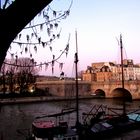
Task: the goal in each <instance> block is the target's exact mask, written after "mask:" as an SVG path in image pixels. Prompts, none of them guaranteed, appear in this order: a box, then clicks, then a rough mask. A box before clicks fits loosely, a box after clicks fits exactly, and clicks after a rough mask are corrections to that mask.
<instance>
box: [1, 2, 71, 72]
mask: <svg viewBox="0 0 140 140" xmlns="http://www.w3.org/2000/svg"><path fill="white" fill-rule="evenodd" d="M72 3H73V0H70V5H69V7H68V9H67V10H64V11H62V10H61V11H57V10H53V8H52V7H51V6H50V5H49V6H47V7H46V8H45V9H43V10H42V11H41V12H40V13H39V14H38V16H36V17H35V18H34V19H33V20H32V21H31V22H30V23H29V24H28V25H27V26H26V27H25V28H24V29H23V30H22V31H21V32H20V33H19V34H18V36H17V37H16V38H15V40H14V41H13V42H12V43H11V45H10V47H9V50H8V55H9V54H10V55H11V59H15V60H16V61H15V62H13V63H8V62H6V61H5V62H4V64H7V65H13V66H16V67H39V69H40V70H42V67H43V66H45V70H47V69H48V67H49V66H51V67H52V73H54V67H55V64H57V63H58V64H59V68H60V69H62V68H63V65H64V63H63V62H59V61H58V60H59V59H60V58H61V56H62V55H63V54H65V55H66V57H67V55H68V51H69V40H70V35H69V36H68V42H67V44H66V47H64V48H63V49H61V50H62V51H61V52H60V54H58V52H57V55H56V54H55V53H54V46H53V43H54V42H56V40H57V39H60V34H61V32H62V28H61V27H59V26H60V25H59V24H60V22H61V20H63V19H66V18H67V17H68V16H69V14H70V9H71V6H72ZM39 22H40V23H39ZM17 46H18V47H17ZM15 48H16V49H15ZM17 48H18V49H17ZM40 49H47V52H48V51H50V53H49V54H51V55H52V59H50V60H48V62H43V61H42V62H40V63H37V62H36V63H34V64H32V63H31V64H30V65H28V66H27V65H24V66H22V65H21V64H18V63H17V60H18V58H20V57H25V55H26V56H27V57H29V58H30V59H32V60H33V58H34V57H35V56H36V55H37V53H38V51H39V50H40ZM48 49H49V50H48ZM15 50H16V52H15ZM45 51H46V50H45Z"/></svg>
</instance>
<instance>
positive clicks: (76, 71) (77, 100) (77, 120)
mask: <svg viewBox="0 0 140 140" xmlns="http://www.w3.org/2000/svg"><path fill="white" fill-rule="evenodd" d="M75 37H76V53H75V61H74V63H75V82H76V83H75V89H76V127H77V128H78V125H79V99H78V98H79V97H78V96H79V95H78V66H77V64H78V43H77V31H75Z"/></svg>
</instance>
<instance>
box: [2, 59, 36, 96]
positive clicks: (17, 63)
mask: <svg viewBox="0 0 140 140" xmlns="http://www.w3.org/2000/svg"><path fill="white" fill-rule="evenodd" d="M35 63H36V62H34V60H33V59H30V58H18V59H8V60H6V61H5V63H4V64H3V66H2V70H3V71H2V72H1V81H2V82H1V85H3V88H4V89H5V88H6V86H8V87H9V91H10V93H14V92H15V86H17V87H19V89H20V92H21V93H22V92H25V91H27V89H28V86H29V85H32V84H35V82H36V75H37V73H38V70H37V68H36V67H34V65H35ZM31 65H32V66H31ZM30 66H31V67H30ZM4 93H5V91H4Z"/></svg>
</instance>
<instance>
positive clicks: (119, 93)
mask: <svg viewBox="0 0 140 140" xmlns="http://www.w3.org/2000/svg"><path fill="white" fill-rule="evenodd" d="M111 94H112V95H113V98H116V99H124V100H125V101H132V95H131V93H130V92H129V91H128V90H127V89H125V88H115V89H114V90H113V91H112V92H111Z"/></svg>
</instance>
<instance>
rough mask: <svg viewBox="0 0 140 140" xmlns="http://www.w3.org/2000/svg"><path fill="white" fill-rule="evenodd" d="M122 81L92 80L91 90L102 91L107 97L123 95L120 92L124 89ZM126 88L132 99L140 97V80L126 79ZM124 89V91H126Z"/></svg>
mask: <svg viewBox="0 0 140 140" xmlns="http://www.w3.org/2000/svg"><path fill="white" fill-rule="evenodd" d="M121 88H122V82H121V81H107V82H92V83H91V91H92V92H93V93H102V95H103V94H104V95H105V97H107V98H112V97H114V96H116V93H117V94H118V96H121V95H120V94H119V93H120V92H121V91H122V89H121ZM124 88H125V91H126V92H127V94H129V95H128V96H132V99H140V81H138V80H136V81H125V82H124ZM125 91H122V92H125Z"/></svg>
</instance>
